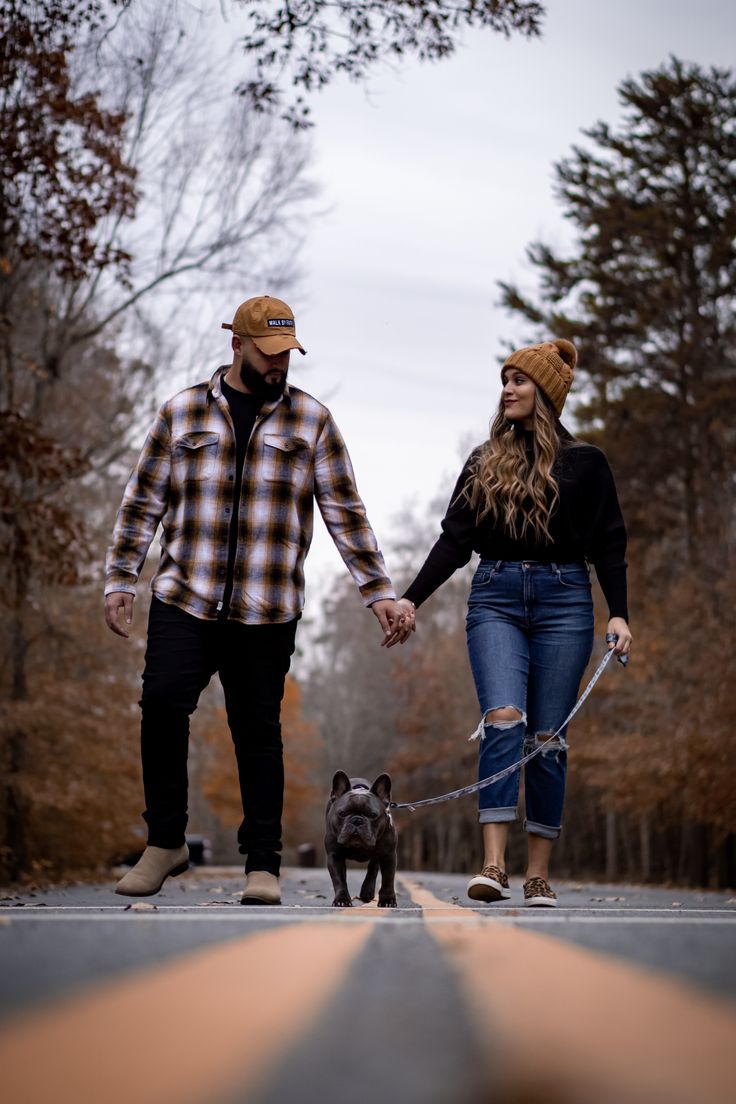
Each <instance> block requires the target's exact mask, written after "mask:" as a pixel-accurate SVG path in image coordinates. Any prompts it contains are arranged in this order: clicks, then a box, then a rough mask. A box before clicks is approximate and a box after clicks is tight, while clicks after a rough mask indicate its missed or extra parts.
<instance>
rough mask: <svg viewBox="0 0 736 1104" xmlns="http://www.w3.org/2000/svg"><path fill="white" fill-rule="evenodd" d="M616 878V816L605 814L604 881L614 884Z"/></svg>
mask: <svg viewBox="0 0 736 1104" xmlns="http://www.w3.org/2000/svg"><path fill="white" fill-rule="evenodd" d="M617 877H618V851H617V843H616V814H615V813H614V812H609V813H606V881H607V882H615V881H616V878H617Z"/></svg>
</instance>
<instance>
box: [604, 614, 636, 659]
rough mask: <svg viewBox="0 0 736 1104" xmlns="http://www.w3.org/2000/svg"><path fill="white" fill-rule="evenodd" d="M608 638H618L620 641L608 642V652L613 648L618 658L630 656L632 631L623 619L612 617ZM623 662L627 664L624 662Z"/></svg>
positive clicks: (609, 623)
mask: <svg viewBox="0 0 736 1104" xmlns="http://www.w3.org/2000/svg"><path fill="white" fill-rule="evenodd" d="M606 632H607V636H606V639H608V636H617V637H618V640H616V641H613V640H609V641H608V650H609V651H610V650H611V648H613V651H614V654H615V655H617V656H628V654H629V651H630V649H631V629H630V628H629V626H628V625H627V624H626V622H625V621H624V619H623V617H612V618H611V620H610V621H609V622H608V629H607V630H606ZM623 662H626V660H624V661H623Z"/></svg>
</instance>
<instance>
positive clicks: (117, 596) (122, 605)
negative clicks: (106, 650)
mask: <svg viewBox="0 0 736 1104" xmlns="http://www.w3.org/2000/svg"><path fill="white" fill-rule="evenodd" d="M133 598H134V595H132V594H128V592H127V591H125V590H116V591H113V593H112V594H106V595H105V624H106V625H107V627H108V629H111V630H112V631H113V632H114V633H115V634H116V636H124V637H125V638H126V640H127V639H128V637H129V636H130V633H129V632H126V631H125V629H124V628H123V626H122V625H121V624H120V611H121V610H122V611H123V615H124V618H125V624H126V625H132V624H133Z"/></svg>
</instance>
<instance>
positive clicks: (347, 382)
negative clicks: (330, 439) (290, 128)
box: [218, 0, 736, 615]
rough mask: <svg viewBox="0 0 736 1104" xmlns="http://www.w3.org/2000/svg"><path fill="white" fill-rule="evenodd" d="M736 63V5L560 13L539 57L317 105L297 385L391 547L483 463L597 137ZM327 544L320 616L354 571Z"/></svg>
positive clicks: (417, 69)
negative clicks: (670, 62)
mask: <svg viewBox="0 0 736 1104" xmlns="http://www.w3.org/2000/svg"><path fill="white" fill-rule="evenodd" d="M735 45H736V4H734V3H733V2H727V0H700V3H698V4H695V3H693V2H692V0H617V2H616V3H613V2H611V0H608V2H604V0H587V2H584V0H549V2H548V4H547V18H546V22H545V27H544V34H543V37H542V38H541V39H539V40H537V41H534V42H527V41H523V40H517V39H513V40H511V41H508V42H507V41H505V40H504V39H502V38H500V37H498V36H496V35H493V34H491V33H489V32H486V33H477V34H474V35H468V36H467V38H466V44H465V46H464V47H463V48H461V49H460V50H459V51H458V53H457V55H456V56H455V57H454V58H453V59H452V60H450V61H444V62H441V63H438V64H435V65H419V64H418V63H413V64H408V65H405V66H404V67H402V69H401V70H400V71H399V72H398V73H396V72H392V71H390V70H383V71H382V72H380V73H378V74H376V75H374V76H373V78H372V80H371V82H370V86H369V88H368V91H366V90H365V89H364V88H363V87H361V86H356V85H351V84H350V83H349V82H348V81H346V80H339V81H338V82H336V83H335V84H334V86H331V87H330V88H328V89H327V91H326V92H324V93H322V94H321V95H319V96H316V97H315V99H314V103H313V116H314V120H315V123H316V129H315V131H314V145H315V163H314V170H313V175H314V177H315V178H316V179H317V180H319V182H320V183H321V185H322V187H323V195H322V199H323V203H324V207H325V208H329V213H328V214H327V215H326V216H324V217H323V218H321V219H320V220H319V221H317V222H315V223H314V224H313V227H312V228H311V230H310V233H309V238H308V242H307V246H306V249H305V251H304V254H303V258H302V260H303V267H304V270H305V273H306V278H305V279H304V281H303V284H302V287H301V289H300V291H299V293H298V295H297V297H296V298H294V297H291V298H292V302H291V305H292V307H293V309H294V312H295V314H296V319H297V331H298V335H299V338H300V340H301V341H302V343H303V345H304V346H305V348H306V349H307V350H308V356H306V357H301V356H298V355H296V354H295V355H293V357H292V362H291V363H292V369H291V376H292V379H293V382H294V383H296V384H297V385H298V386H301V387H303V388H304V389H305V390H307V391H309V392H310V393H312V394H314V395H315V396H317V397H318V398H320V399H321V400H322V401H324V402H326V403H327V405H328V406H329V407H330V409H331V410H332V412H333V414H334V416H335V418H336V420H337V423H338V425H339V426H340V428H341V430H342V432H343V435H344V436H345V438H346V441H347V443H348V448H349V450H350V453H351V456H352V459H353V463H354V466H355V469H356V473H357V478H358V487H359V489H360V491H361V494H362V496H363V499H364V501H365V503H366V507H367V510H368V516H369V518H370V520H371V523H372V525H373V527H374V529H375V531H376V533H377V535H378V539H379V542H380V543H381V544H383V543H386V542H387V541H388V539H389V537H390V536H391V535H392V534H394V533H395V532H396V529H397V521H396V519H397V517H398V516H399V515H400V513H401V511H402V509H404V508H405V507H406V504H407V503H412V504H414V505H415V506H416V504H419V505H420V506H422V507H423V508H428V503H429V500H430V499H432V498H434V497H436V496H437V494H438V493H441V494H442V495H443V496H446V495H449V492H450V490H451V489H452V485H453V483H454V480H455V478H456V477H457V474H458V472H459V470H460V465H461V461H462V457H463V451H464V447H465V446H467V443H468V442H475V441H479V440H481V439H483V438H484V437H485V436H486V435H487V431H488V421H489V417H490V415H491V412H492V411H493V410H494V408H495V406H496V404H497V402H498V396H499V382H498V375H499V369H498V361H497V357H498V356H499V355H500V353H501V351H502V348H503V342H504V341H506V340H514V341H517V343H518V342H520V340H521V339H523V338H525V337H526V336H527V334H528V332H529V331H528V330H526V331H525V329H524V324H523V322H522V321H521V320H520V319H516V318H511V317H509V316H508V315H507V314H505V313H504V312H502V311H501V310H500V309H498V308H497V307H496V306H495V304H496V302H497V300H498V290H497V281H498V280H502V279H503V280H506V279H509V278H511V279H513V280H515V281H517V282H519V283H520V284H522V286H524V285H525V286H527V287H529V288H531V287H533V281H534V276H533V273H532V271H531V270H530V268H529V267H528V266H527V265H526V264H525V261H524V254H525V249H526V246H527V245H528V244H529V243H530V242H531V241H534V240H537V239H540V238H541V239H544V240H545V241H546V242H548V243H551V244H553V245H563V244H564V243H565V241H566V240H569V230H568V228H567V226H566V224H565V222H564V220H563V218H562V216H561V211H560V208H559V206H558V205H557V204H556V203H555V201H554V198H553V194H552V180H553V173H552V166H553V163H554V162H555V161H557V160H559V159H560V158H561V157H563V156H565V155H566V154H567V153H568V152H569V150H570V148H571V146H572V144H573V143H576V142H580V141H581V134H580V131H581V129H582V128H586V127H589V126H590V125H591V124H592V123H594V122H595V121H597V120H598V119H606V120H607V121H609V122H615V120H616V119H617V118H618V117H619V114H620V108H619V104H618V100H617V96H616V87H617V85H618V84H619V83H620V82H621V81H622V80H623V79H624V78H625V77H626V76H629V75H631V76H636V75H637V74H638V73H640V72H641V71H642V70H644V69H651V68H655V67H657V66H659V65H660V64H661V63H662V62H663V61H665V60H666V59H667V57H668V55H669V54H675V55H677V56H678V57H680V58H683V59H685V60H690V61H694V62H698V63H700V64H704V65H721V66H724V65H725V66H731V65H732V64H733V58H734V46H735ZM262 290H266V289H260V288H253V289H246V291H247V294H259V293H261V291H262ZM218 322H219V316H218ZM436 521H437V523H439V517H436ZM315 530H316V531H315V543H314V545H313V548H312V552H311V554H310V557H309V560H308V562H307V586H308V598H307V612H308V613H311V614H312V615H314V614H315V613H316V612H317V610H316V602H317V598H318V596H319V595H320V594H321V593H322V592H323V590H324V588H325V586H327V585H329V579H330V578H331V577H332V576H333V575H334V572H336V571H339V570H343V569H342V567H341V561H340V559H339V557H338V555H337V553H336V552H335V550H334V548H333V547H332V545H331V542H330V541H329V538H328V537H327V536H326V533H325V531H324V529H323V527H322V525H321V522H318V523H317V525H316V526H315ZM426 551H427V549H425V548H422V549H417V557H416V567H417V568H418V567H419V566H420V564H421V562H422V560H423V557H424V555H425V553H426ZM388 566H389V570H390V568H391V563H390V559H389V564H388ZM399 581H400V580H397V582H399Z"/></svg>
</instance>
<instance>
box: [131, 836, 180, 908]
mask: <svg viewBox="0 0 736 1104" xmlns="http://www.w3.org/2000/svg"><path fill="white" fill-rule="evenodd" d="M188 869H189V848H188V847H187V845H186V844H182V846H181V847H174V848H169V847H147V848H146V850H145V851H144V852H143V854H142V855H141V857H140V858H139V860H138V862H137V863H136V864H135V866H134V867H132V868H131V869H130V870H129V871H128V873H127V874H126V875H125V876H124V877H122V878H121V879H120V881H119V882H118V884H117V885H116V887H115V892H116V893H121V894H122V895H123V896H124V897H152V896H153V894H154V893H158V891H159V890H160V889H161V886H162V885H163V884H164V882H165V881H166V879H167V878H168V877H169V875H170V876H171V877H172V878H174V877H176V875H177V874H183V873H184V871H185V870H188Z"/></svg>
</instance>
